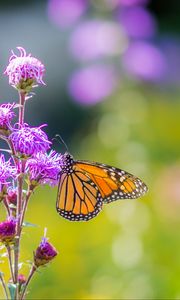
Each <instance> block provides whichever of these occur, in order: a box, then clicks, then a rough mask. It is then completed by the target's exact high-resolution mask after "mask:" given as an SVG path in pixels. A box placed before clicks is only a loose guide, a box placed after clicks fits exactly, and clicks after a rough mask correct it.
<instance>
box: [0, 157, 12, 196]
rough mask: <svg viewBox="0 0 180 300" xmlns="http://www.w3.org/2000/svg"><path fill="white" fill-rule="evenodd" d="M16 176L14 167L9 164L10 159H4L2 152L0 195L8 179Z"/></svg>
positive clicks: (0, 159)
mask: <svg viewBox="0 0 180 300" xmlns="http://www.w3.org/2000/svg"><path fill="white" fill-rule="evenodd" d="M15 176H16V170H15V167H13V166H12V165H11V159H9V160H8V161H6V160H5V157H4V155H3V154H1V155H0V196H2V195H1V193H2V192H3V190H4V186H5V185H8V183H9V179H10V178H14V177H15Z"/></svg>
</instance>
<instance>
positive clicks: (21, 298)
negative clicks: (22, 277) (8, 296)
mask: <svg viewBox="0 0 180 300" xmlns="http://www.w3.org/2000/svg"><path fill="white" fill-rule="evenodd" d="M35 271H36V267H35V266H34V265H32V268H31V271H30V273H29V277H28V279H27V281H26V283H25V285H24V289H23V291H22V293H21V296H20V300H24V299H25V298H24V297H25V294H26V290H27V287H28V285H29V283H30V280H31V279H32V277H33V275H34V273H35Z"/></svg>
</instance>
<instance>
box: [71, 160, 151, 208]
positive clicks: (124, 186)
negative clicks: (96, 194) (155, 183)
mask: <svg viewBox="0 0 180 300" xmlns="http://www.w3.org/2000/svg"><path fill="white" fill-rule="evenodd" d="M75 164H76V166H78V168H80V169H81V170H82V171H83V172H85V174H87V175H88V176H89V177H90V178H91V180H92V181H93V182H94V183H95V185H96V186H97V187H98V189H99V191H100V193H101V197H102V201H103V203H110V202H112V201H116V200H118V199H135V198H138V197H141V196H143V195H144V194H145V193H146V192H147V190H148V188H147V186H146V185H145V183H144V182H142V181H141V180H140V179H139V178H138V177H135V176H134V175H132V174H130V173H128V172H126V171H124V170H121V169H118V168H114V167H111V166H108V165H105V164H100V163H92V162H88V161H75Z"/></svg>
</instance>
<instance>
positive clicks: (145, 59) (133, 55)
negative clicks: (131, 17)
mask: <svg viewBox="0 0 180 300" xmlns="http://www.w3.org/2000/svg"><path fill="white" fill-rule="evenodd" d="M123 65H124V68H125V69H126V71H127V72H128V73H129V74H132V75H134V76H135V77H137V78H138V79H142V80H147V81H155V82H156V81H159V80H162V79H163V78H164V76H165V74H166V71H167V63H166V57H165V56H164V54H163V53H162V52H161V50H160V49H158V48H157V47H156V46H154V45H152V44H150V43H147V42H142V41H139V42H134V43H132V44H131V45H130V46H129V48H128V50H127V51H126V53H125V54H124V56H123Z"/></svg>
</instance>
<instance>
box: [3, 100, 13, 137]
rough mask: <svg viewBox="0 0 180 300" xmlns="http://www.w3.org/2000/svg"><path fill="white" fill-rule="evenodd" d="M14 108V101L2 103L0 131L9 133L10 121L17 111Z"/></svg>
mask: <svg viewBox="0 0 180 300" xmlns="http://www.w3.org/2000/svg"><path fill="white" fill-rule="evenodd" d="M12 108H14V103H13V104H10V103H7V104H1V105H0V133H2V134H3V135H4V134H5V135H8V133H9V129H10V127H11V126H10V122H11V120H12V118H13V117H14V116H15V113H14V112H13V111H12Z"/></svg>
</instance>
